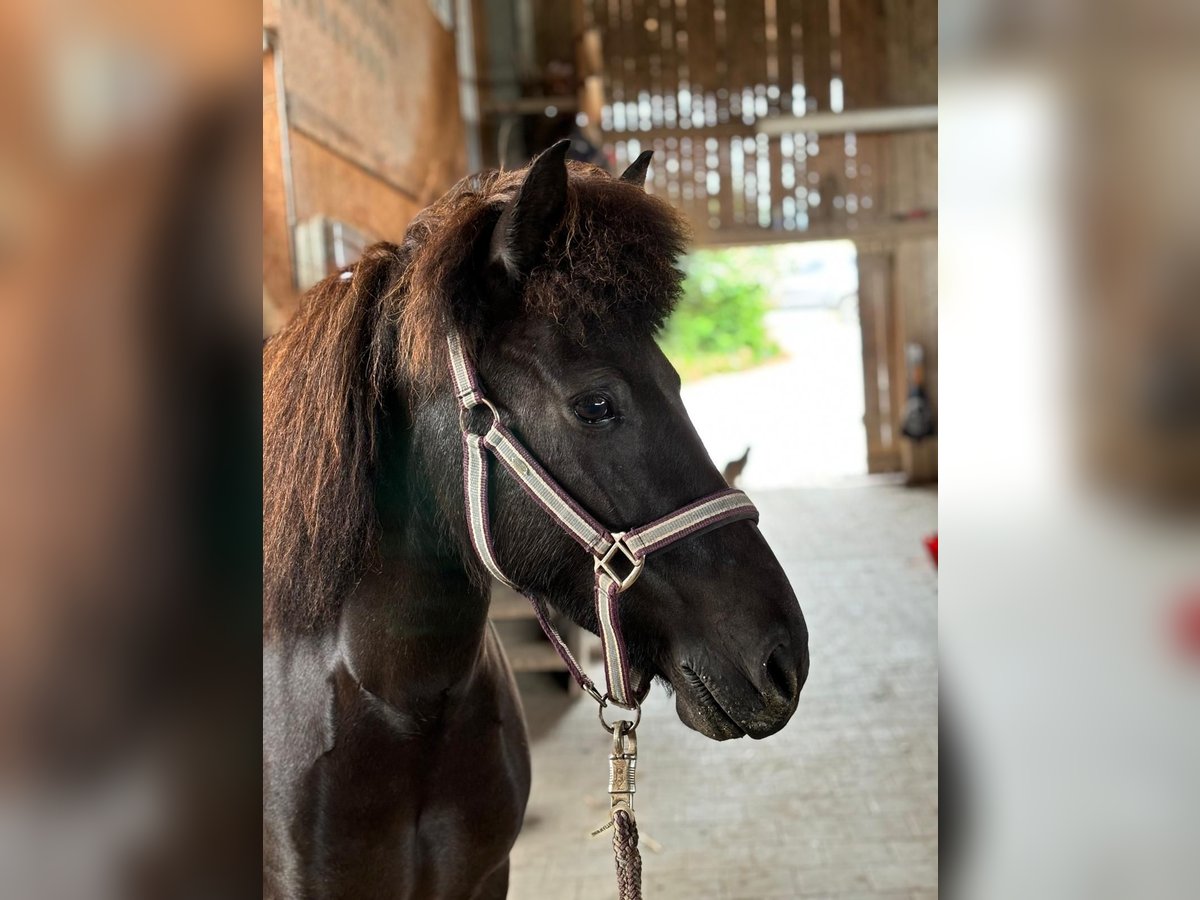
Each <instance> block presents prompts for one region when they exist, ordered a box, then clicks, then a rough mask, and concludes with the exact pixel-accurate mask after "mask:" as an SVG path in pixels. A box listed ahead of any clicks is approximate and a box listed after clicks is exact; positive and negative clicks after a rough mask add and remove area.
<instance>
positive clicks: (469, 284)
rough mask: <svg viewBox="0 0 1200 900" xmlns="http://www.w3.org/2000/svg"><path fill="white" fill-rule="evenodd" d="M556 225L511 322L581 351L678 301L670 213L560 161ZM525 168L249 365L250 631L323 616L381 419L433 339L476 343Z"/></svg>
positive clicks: (437, 356)
mask: <svg viewBox="0 0 1200 900" xmlns="http://www.w3.org/2000/svg"><path fill="white" fill-rule="evenodd" d="M568 170H569V179H568V185H567V204H566V211H565V213H564V216H563V220H562V222H561V223H560V225H559V226H558V227H557V228H556V229H555V230H554V232H553V233H552V234H551V235H550V237H549V238H548V240H547V245H546V252H545V254H544V258H543V260H542V262H541V264H539V265H538V266H536V267H535V268H534V269H533V270H532V271H531V272H529V273H528V275H527V276H526V278H525V279H524V281H523V283H522V285H521V299H520V303H521V314H522V315H527V316H538V317H546V318H549V319H551V320H553V321H555V322H556V323H557V324H558V325H559V326H561V327H562V328H564V329H567V330H568V331H569V332H571V333H573V334H575V335H577V336H578V337H579V338H580V339H581V340H582V339H583V338H584V337H585V336H586V334H588V333H589V332H588V330H589V329H595V328H603V329H623V330H624V331H625V332H632V331H640V330H651V331H652V330H655V329H657V328H658V327H660V326H661V324H662V322H663V321H664V320H665V319H666V317H667V316H668V315H669V314H670V312H671V309H672V308H673V307H674V304H675V301H676V299H677V298H678V294H679V289H680V283H681V281H682V274H681V273H680V272H679V270H678V268H677V266H676V261H677V259H678V257H679V255H680V254H681V253H682V252H683V250H684V249H685V247H686V244H687V240H688V237H689V235H688V231H687V226H686V225H685V223H684V221H683V219H682V218H681V217H680V216H679V214H678V213H677V212H676V211H675V210H673V209H672V208H671V207H670V206H668V205H667V204H666V203H665V202H663V201H662V200H660V199H658V198H656V197H652V196H650V195H648V194H646V193H645V192H644V191H643V190H642V189H641V188H640V187H637V186H635V185H632V184H626V183H624V182H621V181H619V180H618V179H615V178H613V177H611V176H610V175H608V174H607V173H606V172H604V171H603V170H600V169H597V168H596V167H594V166H587V165H583V164H579V163H569V164H568ZM524 176H525V170H523V169H522V170H517V171H509V172H489V173H485V174H482V175H478V176H473V177H471V178H467V179H464V180H463V181H461V182H459V183H458V184H457V185H455V186H454V187H453V188H452V189H451V190H450V191H449V192H448V193H447V194H446V195H445V196H444V197H442V198H441V199H440V200H438V201H436V202H435V203H434V204H433V205H432V206H430V207H429V208H428V209H426V210H424V211H423V212H421V213H420V214H419V215H418V216H417V217H416V218H415V219H414V220H413V221H412V223H411V224H410V225H409V227H408V230H407V232H406V234H405V238H404V242H403V244H401V245H399V246H398V245H396V244H389V243H379V244H375V245H374V246H372V247H370V248H369V249H368V250H367V251H366V252H365V253H364V255H363V257H362V258H361V259H360V260H359V261H358V262H357V263H355V264H354V265H353V266H352V267H351V268H350V269H348V270H347V271H346V272H343V273H339V274H335V275H333V276H330V277H329V278H326V279H325V280H324V281H322V282H320V283H319V284H318V285H316V286H315V287H314V288H312V289H311V290H310V291H309V292H308V293H307V294H306V295H305V297H304V299H303V301H302V303H301V308H300V311H299V312H298V313H297V314H296V316H295V317H294V318H293V319H292V321H291V322H290V323H289V324H288V325H287V326H286V327H285V328H284V329H283V330H282V331H280V332H279V333H278V334H277V335H276V336H275V337H273V338H272V339H271V340H270V341H268V342H267V345H266V347H265V348H264V353H263V626H264V629H265V630H266V631H267V632H268V633H283V632H288V633H305V632H312V631H314V630H316V629H318V628H321V627H325V626H328V625H329V624H331V623H332V622H333V621H335V620H336V616H337V613H338V610H339V609H340V606H341V601H342V599H343V598H344V597H345V596H346V594H347V593H348V592H349V591H350V590H351V589H352V588H353V586H354V584H355V583H357V581H358V579H359V578H361V576H362V574H363V571H364V570H365V567H366V566H367V565H368V561H369V558H370V550H371V548H372V547H373V545H374V539H375V536H376V531H377V527H378V526H377V522H376V515H375V507H374V476H375V465H376V458H377V454H378V451H379V442H380V436H379V428H380V415H379V414H380V411H381V409H382V406H383V404H384V402H385V401H386V400H387V398H388V397H389V395H392V394H394V393H395V392H396V391H401V392H403V393H404V395H405V396H407V397H408V398H410V399H412V400H418V399H419V398H420V397H422V396H428V395H429V394H430V393H432V392H433V391H434V390H435V389H436V388H437V387H439V386H440V385H443V384H445V383H446V382H447V381H448V379H447V375H446V371H447V365H446V352H445V338H446V333H447V329H448V328H449V327H451V326H454V327H457V328H458V329H459V331H460V333H462V334H463V336H464V339H465V341H466V343H467V346H468V347H478V346H480V342H481V341H482V340H483V339H484V336H485V332H486V329H487V324H488V321H489V319H488V315H487V311H488V304H487V301H488V297H487V296H486V291H487V289H486V284H487V280H486V278H485V277H484V273H485V270H486V267H487V264H488V255H487V254H488V245H489V239H490V235H491V231H492V228H493V227H494V225H495V223H496V221H497V219H498V218H499V216H500V213H501V212H502V211H503V209H504V206H505V204H506V203H507V202H509V201H510V200H512V199H513V198H514V197H515V196H516V194H517V191H518V190H519V188H520V185H521V183H522V181H523V179H524Z"/></svg>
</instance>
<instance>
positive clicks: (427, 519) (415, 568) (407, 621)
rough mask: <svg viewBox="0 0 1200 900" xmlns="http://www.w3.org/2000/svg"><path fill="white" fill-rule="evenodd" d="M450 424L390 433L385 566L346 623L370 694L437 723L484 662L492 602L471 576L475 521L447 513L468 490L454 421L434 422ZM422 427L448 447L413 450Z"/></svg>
mask: <svg viewBox="0 0 1200 900" xmlns="http://www.w3.org/2000/svg"><path fill="white" fill-rule="evenodd" d="M451 415H452V414H451ZM443 418H445V416H442V415H440V411H438V410H432V411H426V412H423V413H421V414H419V415H418V417H417V419H416V421H415V422H413V423H411V427H409V423H406V424H405V426H403V427H393V428H388V427H386V426H385V427H384V428H383V429H382V440H381V444H380V460H381V462H380V467H379V472H378V477H377V485H376V487H377V489H376V503H377V511H378V515H379V524H380V533H379V537H378V543H377V552H376V554H375V563H374V565H372V566H371V567H370V570H369V571H368V573H367V575H366V576H365V577H364V578H363V579H362V581H361V582H360V584H359V585H358V587H357V588H356V589H355V591H354V592H353V594H352V595H351V596H350V597H349V598H348V600H347V602H346V604H345V606H344V607H343V610H342V615H341V622H340V626H339V627H340V636H341V641H340V643H341V644H342V646H343V647H344V648H346V649H347V655H348V657H349V660H350V663H351V668H352V671H353V673H354V675H355V677H356V678H357V679H358V680H359V682H360V683H361V684H362V685H363V687H364V688H366V689H367V690H369V691H371V692H372V693H374V694H376V695H378V696H380V697H381V698H382V699H384V700H385V701H387V702H388V703H390V704H391V705H393V706H395V707H397V708H409V709H418V710H419V712H420V715H421V716H423V717H424V716H430V717H434V718H436V715H437V712H438V710H437V709H434V708H431V707H439V706H442V705H445V704H446V703H447V702H452V701H453V699H454V697H455V696H456V694H457V693H458V692H459V691H462V690H465V689H466V687H468V686H469V684H470V682H471V680H472V676H473V674H474V672H475V669H476V667H477V665H478V664H479V662H480V660H481V659H482V657H483V653H482V651H483V642H484V635H485V633H486V628H487V611H488V596H489V595H488V591H486V590H485V589H483V588H481V587H480V586H479V583H478V580H477V579H472V577H471V576H470V574H469V573H468V569H467V566H468V563H467V561H466V560H465V558H464V555H463V548H464V547H465V540H464V537H465V536H463V535H457V534H455V532H456V531H457V530H459V529H465V517H463V516H459V517H457V518H456V517H455V516H453V515H451V516H444V514H443V513H442V512H441V510H442V509H444V508H446V506H447V504H448V503H450V502H451V500H452V498H456V497H461V492H462V487H461V478H462V475H461V471H460V470H458V468H457V464H459V460H461V455H460V453H459V451H458V449H457V446H458V445H457V443H456V434H454V433H453V432H451V431H447V430H446V429H445V427H444V423H442V426H443V427H437V426H436V425H435V426H433V427H432V428H431V426H430V422H434V423H441V420H442V419H443ZM388 419H389V421H391V422H399V421H403V420H404V419H405V417H404V416H401V415H393V416H389V417H388ZM450 421H453V419H452V418H451V419H450ZM420 429H426V430H431V431H432V432H433V433H432V434H426V435H424V436H423V438H422V439H421V440H420V441H419V443H420V444H421V445H423V446H432V447H437V448H439V449H438V451H437V452H436V453H435V454H434V458H432V459H430V458H422V457H421V456H419V455H418V454H417V453H415V452H414V450H413V447H414V444H416V443H418V441H416V440H414V434H416V433H417V431H418V430H420ZM451 445H452V446H451ZM443 450H444V451H445V452H442V451H443ZM431 470H432V471H431ZM447 520H448V521H447Z"/></svg>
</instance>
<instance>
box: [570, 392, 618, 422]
mask: <svg viewBox="0 0 1200 900" xmlns="http://www.w3.org/2000/svg"><path fill="white" fill-rule="evenodd" d="M575 415H577V416H579V418H580V419H582V420H583V421H584V422H587V423H588V424H589V425H595V424H596V423H598V422H604V421H606V420H608V419H611V418H613V417H614V416H613V409H612V404H611V403H609V402H608V398H607V397H605V396H604V395H603V394H587V395H586V396H583V397H580V398H579V399H578V400H576V401H575Z"/></svg>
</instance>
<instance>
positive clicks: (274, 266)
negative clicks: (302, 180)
mask: <svg viewBox="0 0 1200 900" xmlns="http://www.w3.org/2000/svg"><path fill="white" fill-rule="evenodd" d="M262 74H263V148H262V152H263V225H262V227H263V232H262V254H263V288H264V290H265V292H266V294H267V296H268V297H269V298H270V302H271V304H272V305H273V306H275V307H276V308H277V309H278V310H279V312H280V313H282V314H283V315H284V316H290V315H291V313H293V312H294V311H295V310H296V307H297V305H298V303H299V299H300V298H299V295H298V294H297V292H296V289H295V287H294V286H293V284H292V242H291V234H290V233H289V231H288V221H287V188H286V186H285V183H284V174H283V165H284V164H283V151H282V147H281V144H282V137H281V131H280V125H279V106H278V97H277V95H276V92H275V54H274V53H273V52H270V53H264V54H263V73H262Z"/></svg>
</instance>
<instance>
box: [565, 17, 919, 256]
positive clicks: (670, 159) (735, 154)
mask: <svg viewBox="0 0 1200 900" xmlns="http://www.w3.org/2000/svg"><path fill="white" fill-rule="evenodd" d="M583 7H584V23H583V24H584V25H586V26H592V27H595V28H597V29H598V30H599V31H600V34H601V37H602V41H603V47H604V54H605V62H606V69H607V78H606V81H607V85H606V86H607V91H608V95H607V96H608V103H607V105H606V106H605V108H604V113H603V119H602V123H601V124H602V127H603V129H604V132H605V134H606V137H607V139H608V142H609V147H610V150H611V153H612V155H613V157H614V158H615V161H616V165H617V166H618V167H623V166H624V165H627V164H628V162H629V161H631V160H632V159H633V158H634V157H636V156H637V154H638V153H640V152H641V151H643V150H647V149H652V150H654V151H656V157H657V158H658V159H659V160H661V161H662V164H660V165H658V166H655V167H653V168H652V169H651V190H654V191H656V192H659V193H661V194H663V195H665V196H666V197H667V198H668V199H669V200H670V201H671V202H672V203H674V204H676V205H678V206H680V207H681V208H682V209H684V211H685V212H686V213H687V214H688V216H689V218H690V219H691V221H692V225H693V227H694V229H695V231H696V235H697V239H698V241H699V242H700V243H702V244H734V243H762V242H766V241H781V240H783V241H786V240H813V239H826V238H840V237H847V236H850V237H857V236H864V237H877V236H879V235H880V234H882V233H889V234H891V233H895V234H925V235H927V234H931V233H933V230H934V227H935V225H934V218H933V217H934V215H935V213H936V209H937V193H936V177H935V172H936V153H937V150H936V148H937V139H936V132H934V131H933V130H932V129H929V130H925V131H921V132H911V133H871V134H867V133H863V134H855V133H853V132H843V133H825V134H819V133H817V132H814V131H811V130H810V131H806V130H805V129H804V128H803V127H797V128H796V130H795V131H792V132H787V133H784V134H780V135H774V134H772V135H766V134H763V133H762V124H763V123H764V122H770V121H771V120H773V119H781V118H786V117H792V116H805V115H811V114H813V113H833V114H837V113H841V112H849V111H855V110H870V109H880V108H885V107H895V106H922V105H929V104H934V103H936V102H937V21H936V17H937V4H936V2H934V0H830V2H812V0H679V2H674V3H663V2H660V0H625V2H622V3H619V4H614V3H611V2H609V0H585V2H584V4H583Z"/></svg>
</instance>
